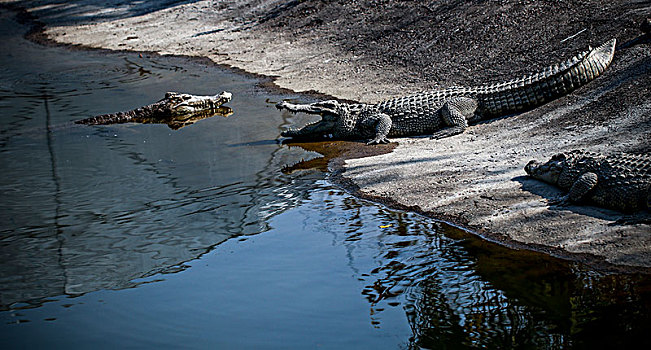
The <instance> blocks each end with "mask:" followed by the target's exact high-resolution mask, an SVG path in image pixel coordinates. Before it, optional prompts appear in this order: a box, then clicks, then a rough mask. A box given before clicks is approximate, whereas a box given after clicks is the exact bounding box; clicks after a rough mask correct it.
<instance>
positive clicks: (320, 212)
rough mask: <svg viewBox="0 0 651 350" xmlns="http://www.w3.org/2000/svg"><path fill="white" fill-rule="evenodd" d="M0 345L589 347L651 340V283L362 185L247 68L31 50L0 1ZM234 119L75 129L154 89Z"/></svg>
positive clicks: (148, 96)
mask: <svg viewBox="0 0 651 350" xmlns="http://www.w3.org/2000/svg"><path fill="white" fill-rule="evenodd" d="M0 28H1V31H0V47H1V50H0V62H1V64H0V118H1V121H2V122H1V123H0V170H1V172H2V176H1V177H0V194H1V197H0V198H1V199H0V224H1V226H0V348H3V349H8V348H20V347H27V348H35V347H37V348H56V347H68V348H69V347H81V348H91V347H92V348H97V347H105V348H124V347H136V348H142V347H154V346H157V347H163V348H227V349H240V348H255V349H261V348H299V349H305V348H374V349H375V348H377V349H380V348H387V349H395V348H409V347H413V348H417V347H423V348H465V347H473V346H477V347H488V348H510V347H518V348H546V347H549V348H584V347H595V346H596V347H604V346H608V345H615V344H620V345H622V344H623V345H626V344H635V343H639V342H642V343H647V344H648V343H649V340H648V334H647V333H648V331H649V330H651V328H650V326H649V325H650V324H651V322H649V321H651V320H650V318H651V316H650V313H649V311H651V283H650V280H649V278H648V277H647V276H638V275H613V274H603V273H599V272H594V271H591V270H590V269H588V268H586V267H583V266H581V265H579V264H575V263H567V262H562V261H559V260H556V259H552V258H548V257H545V256H543V255H540V254H533V253H526V252H518V251H513V250H509V249H505V248H501V247H498V246H495V245H494V244H490V243H487V242H483V241H481V240H478V239H476V238H472V237H470V236H469V235H468V234H466V233H464V232H463V231H460V230H457V229H454V228H452V227H449V226H446V225H442V224H439V223H437V222H435V221H434V220H431V219H427V218H424V217H421V216H419V215H415V214H411V213H405V212H400V211H395V210H390V209H387V208H385V207H383V206H380V205H376V204H373V203H370V202H367V201H363V200H359V199H356V198H354V197H352V196H350V195H348V194H346V193H345V192H342V191H341V190H340V189H338V188H337V187H334V186H332V185H331V184H330V183H329V182H328V181H327V179H326V177H325V175H324V174H323V173H321V172H319V171H299V172H294V173H291V174H284V173H282V172H281V169H282V168H283V166H285V165H290V164H294V163H296V162H298V161H299V160H301V159H302V158H309V157H313V155H312V153H309V152H306V151H305V150H303V149H302V148H299V147H292V148H289V147H287V146H283V145H280V144H278V143H277V142H275V139H276V138H277V137H278V135H279V131H280V130H281V129H282V128H283V127H284V126H286V125H289V124H295V123H302V122H304V121H305V120H302V118H305V117H304V116H290V115H283V114H281V113H279V112H277V111H276V110H275V108H274V107H273V101H278V100H279V99H281V98H283V97H287V96H273V95H271V94H269V93H267V92H264V91H260V89H258V88H256V87H255V86H256V85H255V84H256V81H254V80H253V79H251V78H247V77H243V76H240V75H236V74H234V73H231V72H227V71H224V70H221V69H218V68H215V67H206V66H205V65H202V64H200V63H196V62H194V63H193V62H189V61H187V60H184V59H180V58H161V57H148V56H145V57H140V56H139V55H138V54H122V53H115V54H110V55H107V54H102V53H98V52H81V51H70V50H66V49H62V48H51V47H43V46H39V45H36V44H34V43H31V42H28V41H26V40H24V39H22V37H21V36H22V35H23V34H24V32H25V30H26V27H24V26H21V25H18V24H17V23H16V22H14V21H13V14H12V13H9V12H0ZM222 90H228V91H231V92H233V95H234V98H233V101H232V102H230V103H229V104H228V106H230V107H231V108H232V109H233V110H234V114H233V115H232V116H230V117H228V118H224V117H220V116H217V117H213V118H209V119H205V120H202V121H199V122H198V123H196V124H194V125H191V126H188V127H184V128H182V129H179V130H172V129H170V128H168V127H167V126H165V125H138V124H122V125H112V126H101V127H99V126H98V127H89V126H79V125H71V124H70V122H71V121H74V120H77V119H82V118H85V117H88V116H92V115H95V114H102V113H108V112H115V111H120V110H127V109H131V108H134V107H138V106H141V105H144V104H148V103H151V102H154V101H156V100H158V99H160V98H161V97H162V96H163V94H164V93H165V92H166V91H181V92H188V93H193V94H215V93H218V92H220V91H222Z"/></svg>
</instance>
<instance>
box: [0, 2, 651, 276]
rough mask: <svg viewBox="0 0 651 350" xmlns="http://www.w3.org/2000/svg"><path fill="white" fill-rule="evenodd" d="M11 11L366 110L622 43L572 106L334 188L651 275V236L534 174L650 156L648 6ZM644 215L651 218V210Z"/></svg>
mask: <svg viewBox="0 0 651 350" xmlns="http://www.w3.org/2000/svg"><path fill="white" fill-rule="evenodd" d="M0 3H1V4H5V5H7V6H14V7H20V8H24V9H26V10H27V11H28V12H29V14H31V15H32V16H35V17H36V18H37V19H38V20H39V21H41V22H42V23H44V27H43V28H40V30H41V31H39V32H37V33H36V34H35V35H34V36H33V37H34V38H37V39H39V38H40V39H41V40H51V41H54V42H57V43H63V44H73V45H81V46H83V47H84V48H105V49H111V50H134V51H147V52H156V53H160V54H176V55H187V56H199V57H207V58H209V59H211V60H212V61H214V62H216V63H218V64H224V65H229V66H232V67H235V68H238V69H241V70H244V71H246V72H250V73H254V74H259V75H261V76H266V77H272V78H273V79H274V82H275V84H276V86H277V87H280V88H285V89H290V90H294V91H300V92H316V93H319V94H324V95H330V96H334V97H337V98H341V99H346V100H355V101H361V102H375V101H378V100H382V99H386V98H391V97H395V96H400V95H404V94H408V93H413V92H416V91H421V90H426V89H431V88H435V87H439V86H443V87H445V86H452V85H478V84H483V83H489V82H500V81H503V80H508V79H511V78H515V77H519V76H521V75H523V74H525V73H531V72H535V71H537V70H539V69H541V68H543V67H545V66H547V65H550V64H554V63H557V62H560V61H561V60H563V59H565V58H569V57H571V56H573V55H574V54H576V53H578V52H580V51H582V50H585V49H586V48H587V47H588V45H592V46H596V45H599V44H601V43H603V42H605V41H607V40H608V39H610V38H616V39H617V40H618V43H619V44H618V49H617V52H616V53H615V58H614V60H613V63H612V65H611V67H610V68H609V69H608V70H607V71H606V73H605V74H604V75H603V76H602V77H600V78H598V79H596V80H595V81H593V82H591V83H590V84H588V85H586V86H584V87H582V88H580V89H578V90H576V91H575V92H573V93H572V94H570V95H568V96H565V97H562V98H559V99H557V100H555V101H553V102H550V103H548V104H546V105H544V106H541V107H539V108H537V109H535V110H533V111H530V112H527V113H523V114H520V115H517V116H512V117H507V118H502V119H498V120H494V121H489V122H485V123H482V124H479V125H475V126H472V127H470V128H469V130H468V131H467V132H466V133H464V134H463V135H459V136H454V137H451V138H448V139H443V140H438V141H433V140H429V139H428V138H408V139H396V140H394V141H396V142H398V145H397V147H395V149H394V150H393V152H391V153H386V154H381V155H376V156H370V157H365V158H356V159H348V160H346V161H345V162H344V161H341V160H340V161H338V162H333V163H332V164H331V166H333V167H334V168H333V170H334V172H335V175H336V176H335V179H337V180H338V181H341V182H342V183H344V184H345V185H346V186H348V187H349V188H350V189H351V190H353V191H354V192H355V193H356V194H358V195H360V196H363V197H367V198H373V199H375V200H378V201H382V202H385V203H387V204H389V205H392V206H396V207H401V208H408V209H410V210H416V211H419V212H422V213H425V214H428V215H431V216H433V217H435V218H442V219H445V220H448V221H450V222H453V223H455V224H457V225H460V226H462V227H465V228H468V229H471V230H473V231H474V232H477V233H478V234H480V235H482V236H483V237H486V238H489V239H492V240H495V241H498V242H502V243H504V244H506V245H509V246H513V247H517V248H526V249H533V250H539V251H545V252H548V253H550V254H554V255H557V256H561V257H565V258H569V259H578V260H582V261H586V262H589V263H593V264H605V266H625V267H632V268H637V269H638V270H639V269H641V270H644V271H647V269H648V268H650V267H651V234H650V233H651V225H648V224H636V225H619V224H616V223H615V222H616V221H617V220H619V219H622V218H623V217H624V216H623V215H622V214H620V213H617V212H614V211H610V210H605V209H600V208H596V207H591V206H569V207H558V206H550V205H549V204H548V202H547V201H548V200H549V199H553V198H556V197H558V196H559V195H560V192H558V191H557V190H555V189H553V188H551V187H549V186H547V185H544V184H541V183H539V182H536V181H533V180H530V179H528V178H526V177H524V175H525V174H524V171H523V167H524V165H525V164H526V163H527V162H528V161H529V160H530V159H533V158H537V159H546V158H548V157H549V156H551V155H552V154H554V153H557V152H559V151H564V150H571V149H576V148H584V149H588V150H591V151H600V152H606V153H610V152H617V151H626V152H649V151H650V149H651V146H650V143H649V139H650V137H649V136H650V135H651V113H650V111H651V98H650V97H649V96H651V91H649V90H650V89H651V84H650V83H651V74H649V73H651V47H650V44H649V41H650V40H649V37H648V35H647V36H643V33H642V32H641V31H640V24H641V23H643V22H644V21H645V20H646V18H648V17H650V16H651V5H649V3H648V2H644V1H631V0H628V1H617V0H595V1H553V2H552V1H544V2H543V1H524V0H521V1H511V0H504V1H479V0H477V1H467V0H457V1H453V0H440V1H395V0H393V1H392V0H384V1H383V0H377V1H371V0H367V1H318V0H303V1H299V0H291V1H287V0H285V1H279V0H266V1H264V0H240V1H236V0H230V1H229V0H225V1H169V0H168V1H155V2H154V1H150V2H147V1H145V2H142V1H124V0H122V1H118V0H109V1H91V0H77V1H56V0H49V1H48V0H43V1H11V0H0ZM39 33H40V34H39ZM394 146H395V145H394ZM364 147H367V146H364V145H362V144H359V147H358V148H359V149H362V148H364ZM369 147H370V146H369ZM382 150H383V151H386V149H385V148H383V149H382ZM363 152H366V153H368V151H367V150H364V151H363ZM354 153H355V152H352V153H351V152H349V154H354ZM634 218H636V219H643V220H648V219H649V218H650V214H649V213H648V212H646V213H639V214H637V215H635V216H634Z"/></svg>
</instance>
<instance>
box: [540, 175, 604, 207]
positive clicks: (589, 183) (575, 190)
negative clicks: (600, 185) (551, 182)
mask: <svg viewBox="0 0 651 350" xmlns="http://www.w3.org/2000/svg"><path fill="white" fill-rule="evenodd" d="M597 180H598V176H597V174H595V173H592V172H588V173H584V174H583V175H581V176H579V178H578V179H576V181H574V183H573V184H572V187H570V191H569V192H568V194H567V195H565V196H563V197H561V198H560V199H557V200H553V201H550V203H551V204H557V205H570V204H571V203H576V202H579V201H581V200H582V199H583V198H585V196H586V195H587V194H588V193H589V192H590V191H592V189H593V188H594V187H595V186H597Z"/></svg>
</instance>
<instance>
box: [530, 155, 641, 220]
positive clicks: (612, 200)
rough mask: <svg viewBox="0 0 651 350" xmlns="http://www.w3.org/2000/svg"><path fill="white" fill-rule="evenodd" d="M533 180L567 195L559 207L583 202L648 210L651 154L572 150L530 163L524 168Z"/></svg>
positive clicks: (631, 209) (629, 209) (559, 202)
mask: <svg viewBox="0 0 651 350" xmlns="http://www.w3.org/2000/svg"><path fill="white" fill-rule="evenodd" d="M524 170H525V171H526V172H527V174H528V175H529V176H531V177H533V178H535V179H538V180H542V181H544V182H547V183H550V184H552V185H556V186H558V187H560V188H562V189H564V190H568V191H569V192H568V194H567V195H565V196H564V197H563V198H561V200H557V201H552V202H557V203H558V204H569V203H576V202H581V201H584V200H586V199H587V200H588V201H591V202H592V203H594V204H596V205H598V206H601V207H605V208H610V209H615V210H618V211H621V212H635V211H642V210H647V211H648V210H649V207H650V206H651V154H627V153H619V154H613V155H608V156H605V155H601V154H598V153H593V152H587V151H583V150H574V151H570V152H565V153H559V154H556V155H554V156H553V157H552V158H551V159H550V160H549V161H547V162H546V163H539V162H537V161H536V160H532V161H530V162H529V163H528V164H527V165H526V166H525V168H524Z"/></svg>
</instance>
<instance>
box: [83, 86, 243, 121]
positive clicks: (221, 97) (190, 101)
mask: <svg viewBox="0 0 651 350" xmlns="http://www.w3.org/2000/svg"><path fill="white" fill-rule="evenodd" d="M231 98H232V94H231V93H230V92H226V91H223V92H221V93H220V94H218V95H214V96H197V95H190V94H183V93H178V92H167V93H166V94H165V97H164V98H162V99H161V100H159V101H158V102H155V103H152V104H150V105H147V106H143V107H140V108H136V109H132V110H130V111H126V112H118V113H110V114H102V115H98V116H95V117H91V118H87V119H82V120H77V121H75V123H76V124H86V125H108V124H121V123H134V122H135V123H157V124H167V125H168V126H169V127H170V128H171V129H174V130H176V129H179V128H182V127H184V126H187V125H190V124H193V123H195V122H197V121H199V120H201V119H205V118H209V117H213V116H215V115H221V116H224V117H227V116H229V115H230V114H232V113H233V111H232V110H231V109H230V108H228V107H225V106H222V105H223V104H224V103H227V102H229V101H230V100H231Z"/></svg>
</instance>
